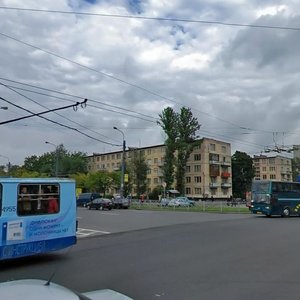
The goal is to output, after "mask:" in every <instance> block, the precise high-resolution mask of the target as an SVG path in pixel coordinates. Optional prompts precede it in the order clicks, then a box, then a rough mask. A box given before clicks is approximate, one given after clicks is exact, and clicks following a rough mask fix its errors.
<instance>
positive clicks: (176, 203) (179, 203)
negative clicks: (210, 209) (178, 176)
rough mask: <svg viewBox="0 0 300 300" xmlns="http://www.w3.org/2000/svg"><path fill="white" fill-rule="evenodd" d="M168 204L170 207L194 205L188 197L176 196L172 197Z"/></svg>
mask: <svg viewBox="0 0 300 300" xmlns="http://www.w3.org/2000/svg"><path fill="white" fill-rule="evenodd" d="M168 206H169V207H191V206H193V205H192V204H191V203H190V202H189V201H187V200H186V199H182V198H175V199H172V200H171V201H170V202H169V203H168Z"/></svg>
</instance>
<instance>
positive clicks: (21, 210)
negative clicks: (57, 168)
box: [0, 178, 76, 260]
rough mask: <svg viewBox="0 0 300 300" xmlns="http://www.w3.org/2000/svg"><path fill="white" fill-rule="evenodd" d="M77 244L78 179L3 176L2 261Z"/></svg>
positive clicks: (0, 213) (0, 180) (0, 209)
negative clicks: (76, 186)
mask: <svg viewBox="0 0 300 300" xmlns="http://www.w3.org/2000/svg"><path fill="white" fill-rule="evenodd" d="M75 243H76V195H75V181H73V180H69V179H57V178H0V260H4V259H11V258H17V257H22V256H29V255H35V254H41V253H46V252H50V251H56V250H60V249H63V248H66V247H69V246H71V245H73V244H75Z"/></svg>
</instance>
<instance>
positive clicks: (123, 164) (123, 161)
mask: <svg viewBox="0 0 300 300" xmlns="http://www.w3.org/2000/svg"><path fill="white" fill-rule="evenodd" d="M113 128H114V129H115V130H117V131H119V132H121V133H122V137H123V150H122V165H121V186H120V197H121V198H123V197H124V173H125V149H126V141H125V135H124V132H123V131H122V130H120V129H119V128H117V127H115V126H114V127H113Z"/></svg>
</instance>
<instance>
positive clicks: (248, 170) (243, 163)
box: [231, 151, 255, 199]
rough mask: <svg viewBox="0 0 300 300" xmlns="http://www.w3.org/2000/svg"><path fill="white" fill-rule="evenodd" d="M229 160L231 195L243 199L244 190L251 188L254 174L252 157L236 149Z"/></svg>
mask: <svg viewBox="0 0 300 300" xmlns="http://www.w3.org/2000/svg"><path fill="white" fill-rule="evenodd" d="M231 161H232V190H233V196H234V197H237V198H243V199H244V198H245V197H246V192H248V191H250V190H251V184H252V180H253V178H254V175H255V169H254V166H253V161H252V158H251V157H250V156H249V155H248V154H247V153H245V152H240V151H236V152H235V153H234V154H233V155H232V159H231Z"/></svg>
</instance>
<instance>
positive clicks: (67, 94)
mask: <svg viewBox="0 0 300 300" xmlns="http://www.w3.org/2000/svg"><path fill="white" fill-rule="evenodd" d="M0 80H5V81H9V82H14V83H17V84H20V85H25V86H29V87H32V88H35V89H40V90H44V91H48V92H52V93H57V94H60V95H65V96H69V97H73V98H76V99H86V97H83V96H78V95H73V94H70V93H64V92H59V91H56V90H53V89H49V88H43V87H40V86H35V85H32V84H27V83H23V82H20V81H16V80H10V79H7V78H3V77H0ZM13 87H14V88H16V89H20V90H23V91H28V92H32V93H36V94H40V95H44V96H48V97H52V98H57V99H60V100H65V101H74V100H70V99H66V98H62V97H58V96H54V95H49V94H44V93H40V92H36V91H32V90H29V89H24V88H20V87H16V86H13ZM88 100H89V102H94V103H98V104H101V105H103V106H108V107H112V108H116V109H119V110H121V111H126V112H130V113H134V114H136V115H139V116H142V117H146V118H149V119H152V120H148V119H145V118H141V117H138V116H135V115H129V114H124V113H122V112H117V111H114V110H108V109H105V108H101V109H103V110H108V111H111V112H116V113H120V114H124V115H126V116H131V117H134V118H139V119H141V120H144V121H148V122H153V123H156V121H158V118H155V117H152V116H149V115H146V114H143V113H141V112H137V111H134V110H132V109H127V108H124V107H120V106H117V105H113V104H108V103H105V102H102V101H99V100H95V99H90V98H88ZM89 106H91V105H90V104H89ZM98 108H99V107H98Z"/></svg>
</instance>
